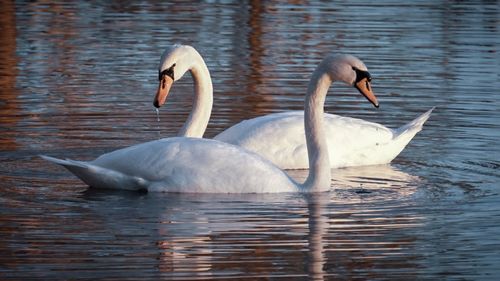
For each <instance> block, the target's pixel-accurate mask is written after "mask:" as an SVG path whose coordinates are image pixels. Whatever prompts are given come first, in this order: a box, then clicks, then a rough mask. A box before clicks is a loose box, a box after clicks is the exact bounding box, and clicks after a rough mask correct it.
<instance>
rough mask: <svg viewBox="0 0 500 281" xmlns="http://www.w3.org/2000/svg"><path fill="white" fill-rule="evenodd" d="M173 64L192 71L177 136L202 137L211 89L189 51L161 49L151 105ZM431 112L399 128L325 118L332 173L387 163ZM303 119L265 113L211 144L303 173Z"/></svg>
mask: <svg viewBox="0 0 500 281" xmlns="http://www.w3.org/2000/svg"><path fill="white" fill-rule="evenodd" d="M172 61H176V66H175V70H176V73H177V71H178V68H179V69H180V72H179V73H183V71H184V69H185V68H191V73H192V76H193V80H194V84H195V91H194V92H195V93H194V100H193V110H192V111H191V114H190V115H189V118H188V120H187V121H186V122H185V123H184V125H183V127H182V129H181V130H180V131H179V134H178V135H179V136H186V137H198V138H201V137H203V134H204V132H205V129H206V127H207V124H208V120H209V119H210V112H211V110H212V104H213V97H212V96H213V89H212V82H211V78H210V73H209V71H208V69H207V66H206V65H205V62H204V61H203V58H202V57H201V56H200V54H199V53H198V52H197V51H196V50H195V49H194V48H193V47H191V46H185V45H173V46H171V47H169V48H167V50H165V52H164V53H163V55H162V58H161V61H160V87H159V88H158V91H157V93H156V96H155V98H154V101H153V104H154V106H155V107H156V108H159V107H161V106H162V105H163V104H164V103H165V101H166V98H167V96H168V94H169V91H170V87H171V86H172V83H173V78H172V77H171V76H169V75H168V73H170V72H172V71H173V69H171V68H170V67H169V66H171V65H173V64H172ZM176 80H177V77H176ZM433 109H434V108H432V109H431V110H429V111H427V112H425V113H424V114H422V115H421V116H419V117H418V118H416V119H415V120H413V121H411V122H410V123H408V124H406V125H404V126H402V127H400V128H398V129H390V128H387V127H385V126H383V125H380V124H377V123H373V122H368V121H364V120H362V119H356V118H350V117H342V116H339V115H334V114H325V119H326V120H325V126H326V138H327V143H328V147H329V156H330V166H331V168H343V167H352V166H363V165H375V164H387V163H390V162H391V161H392V160H393V159H394V158H396V156H398V155H399V153H401V151H403V149H404V148H405V147H406V145H407V144H408V143H409V142H410V140H411V139H412V138H413V137H414V136H415V135H416V134H417V133H418V132H419V131H421V130H422V126H423V124H424V123H425V121H427V119H428V118H429V116H430V114H431V112H432V110H433ZM303 120H304V112H303V111H287V112H280V113H273V114H268V115H265V116H260V117H256V118H253V119H248V120H244V121H242V122H240V123H238V124H236V125H233V126H232V127H230V128H228V129H226V130H225V131H223V132H221V133H219V134H218V135H216V136H215V137H214V139H216V140H220V141H223V142H227V143H231V144H235V145H238V146H241V147H244V148H246V149H248V150H251V151H254V152H256V153H257V154H260V155H261V156H263V157H264V158H266V159H269V160H270V161H271V162H273V163H274V164H275V165H277V166H278V167H280V168H282V169H306V168H308V157H307V148H306V145H305V135H304V121H303Z"/></svg>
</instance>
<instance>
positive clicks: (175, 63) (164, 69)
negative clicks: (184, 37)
mask: <svg viewBox="0 0 500 281" xmlns="http://www.w3.org/2000/svg"><path fill="white" fill-rule="evenodd" d="M198 58H201V56H200V54H199V53H198V52H197V51H196V50H195V49H194V48H193V47H191V46H187V45H179V44H175V45H172V46H170V47H168V48H167V49H166V50H165V51H164V52H163V55H162V56H161V60H160V65H159V67H158V80H159V82H160V83H159V86H158V90H157V92H156V96H155V99H154V102H153V105H154V106H155V107H156V108H159V107H160V106H162V105H163V104H164V103H165V101H166V100H167V96H168V94H169V92H170V88H171V87H172V84H173V83H174V82H175V81H177V80H179V79H181V78H182V76H183V75H184V74H185V73H186V72H187V71H188V70H190V69H191V68H192V67H193V64H194V63H195V62H196V61H197V59H198Z"/></svg>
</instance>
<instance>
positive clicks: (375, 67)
mask: <svg viewBox="0 0 500 281" xmlns="http://www.w3.org/2000/svg"><path fill="white" fill-rule="evenodd" d="M1 7H2V8H1V15H0V21H1V24H0V26H1V27H0V28H1V30H0V36H1V41H2V44H1V45H0V161H1V165H0V277H1V279H3V280H29V279H41V280H53V279H84V280H85V279H86V280H95V279H115V280H127V279H131V280H138V279H168V280H172V279H179V280H183V279H185V280H195V279H238V280H244V279H247V280H255V279H259V278H262V279H282V280H293V279H299V280H302V279H316V280H321V279H330V280H331V279H346V280H347V279H360V280H363V279H368V280H380V279H383V280H387V279H394V280H412V279H413V280H415V279H418V280H482V279H491V280H494V279H495V277H496V276H498V275H499V274H500V269H499V268H498V264H500V242H499V240H498V237H500V227H499V225H500V219H499V218H500V207H499V206H500V205H499V202H500V196H499V187H498V182H499V179H500V173H499V171H498V169H499V166H500V162H499V160H498V159H500V151H499V148H498V143H497V142H498V139H499V137H500V134H499V132H500V125H499V124H500V113H499V111H498V109H499V108H500V96H499V95H498V89H499V88H500V79H499V77H500V73H499V68H498V66H499V65H500V58H499V54H498V52H499V39H498V38H500V31H499V28H498V27H499V24H498V22H499V14H500V12H499V7H500V5H499V3H498V1H477V2H476V1H470V2H460V1H458V2H449V1H442V2H440V1H418V2H416V3H408V4H405V3H400V1H390V0H387V1H377V2H376V3H371V4H368V3H367V2H366V1H345V2H344V1H339V2H337V3H335V4H332V3H329V2H328V1H287V2H284V1H265V2H260V1H249V2H241V1H207V2H203V3H198V4H189V3H184V2H183V1H176V2H170V3H163V2H161V3H160V2H157V1H142V2H123V1H109V2H106V3H96V2H78V3H76V2H75V3H73V2H66V1H55V2H54V1H49V2H45V1H39V2H30V1H16V2H15V3H12V2H9V3H3V4H2V6H1ZM173 43H185V44H190V45H193V46H194V47H195V48H196V49H197V50H198V51H199V52H200V53H201V55H202V56H203V57H204V59H205V61H206V63H207V65H208V67H209V69H210V71H211V75H212V79H213V83H214V109H213V113H212V118H211V120H210V123H209V126H208V129H207V132H206V137H212V136H214V135H215V134H217V133H219V132H220V131H222V130H223V129H224V128H227V127H229V126H231V125H233V124H235V123H237V122H239V121H241V120H244V119H248V118H251V117H255V116H261V115H264V114H267V113H271V112H281V111H285V110H296V109H301V108H302V106H303V95H304V93H305V88H306V83H307V81H308V79H309V75H310V73H312V71H313V69H314V68H315V66H316V65H317V64H318V63H319V62H320V61H321V59H322V58H323V57H324V56H325V55H326V54H328V53H332V52H334V53H350V54H353V55H356V56H358V57H359V58H361V59H362V60H363V61H364V62H365V63H366V64H367V66H368V67H369V69H370V72H371V73H372V75H373V77H374V80H373V86H374V89H375V92H376V94H377V96H378V98H379V101H380V104H381V107H380V108H379V109H378V110H376V109H373V108H372V107H371V105H370V104H369V103H367V102H366V101H365V99H364V98H363V97H361V96H359V94H357V93H356V92H355V90H353V89H351V88H348V87H344V86H339V85H336V86H335V87H334V88H333V89H331V90H330V95H329V96H328V98H327V103H326V105H325V109H326V110H327V111H328V112H332V113H337V114H341V115H346V116H351V117H357V118H363V119H366V120H370V121H374V122H378V123H381V124H384V125H386V126H389V127H393V128H395V127H398V126H401V125H403V124H404V123H405V122H408V121H410V120H412V119H413V118H415V117H416V116H418V115H419V114H421V113H423V112H425V111H427V110H428V109H430V108H431V107H433V106H437V108H436V110H435V111H434V113H433V115H432V116H431V118H430V119H429V121H428V122H427V123H426V125H425V127H424V130H423V131H422V132H420V133H419V134H418V135H417V136H416V137H415V139H414V140H413V141H412V142H411V143H410V144H409V145H408V147H407V148H406V149H405V150H404V151H403V152H402V153H401V155H400V156H398V158H396V159H395V160H394V161H393V162H392V163H391V164H390V165H382V166H369V167H362V168H349V169H339V170H333V171H332V174H333V177H334V178H333V179H332V191H331V192H329V193H326V194H322V195H319V196H303V195H296V194H278V195H180V194H136V193H121V192H109V191H95V190H91V189H88V187H87V186H85V184H83V183H82V182H80V181H79V180H77V179H76V178H74V176H72V175H71V174H69V173H68V172H67V171H65V170H63V169H62V168H60V167H57V166H55V165H52V164H50V163H47V162H44V161H42V160H41V159H40V158H38V157H37V155H38V154H47V155H51V156H55V157H61V158H65V157H68V158H74V159H83V160H87V159H93V158H95V157H97V156H99V155H100V154H102V153H105V152H109V151H111V150H114V149H117V148H121V147H125V146H129V145H133V144H137V143H141V142H144V141H149V140H153V139H157V138H159V136H161V137H168V136H174V135H175V133H176V132H177V130H178V129H179V128H180V127H181V126H182V123H183V121H184V120H185V118H186V117H187V114H188V112H189V110H190V106H191V102H192V97H191V93H192V87H193V86H192V81H191V79H190V77H189V75H186V76H185V78H183V79H182V80H181V81H179V82H178V83H176V84H175V86H174V87H173V88H172V93H171V96H170V97H169V102H168V104H167V105H165V106H164V107H162V109H161V111H160V120H161V123H160V124H158V123H157V115H156V113H155V111H154V110H153V107H152V99H153V96H154V93H155V90H156V87H157V85H156V83H157V64H158V61H159V56H160V55H161V53H162V51H163V50H164V48H166V47H167V46H169V45H170V44H173ZM291 174H292V176H293V177H295V178H297V179H303V178H304V177H305V175H306V174H307V171H293V172H291Z"/></svg>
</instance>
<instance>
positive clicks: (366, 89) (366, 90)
mask: <svg viewBox="0 0 500 281" xmlns="http://www.w3.org/2000/svg"><path fill="white" fill-rule="evenodd" d="M354 87H356V89H358V91H359V92H360V93H361V94H362V95H363V96H365V98H366V99H367V100H368V101H369V102H371V103H372V104H373V105H374V106H375V107H376V108H378V106H379V105H378V101H377V97H376V96H375V94H374V93H373V91H372V87H371V84H370V81H369V80H368V78H364V79H361V80H360V81H358V82H357V83H355V84H354Z"/></svg>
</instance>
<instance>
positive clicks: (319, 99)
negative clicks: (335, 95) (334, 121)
mask: <svg viewBox="0 0 500 281" xmlns="http://www.w3.org/2000/svg"><path fill="white" fill-rule="evenodd" d="M331 84H332V79H331V78H330V76H329V75H328V74H327V73H326V71H324V70H323V68H322V67H321V65H320V67H318V68H317V69H316V71H315V72H314V73H313V76H312V77H311V80H310V82H309V86H308V89H307V95H306V98H305V107H304V128H305V132H306V144H307V152H308V157H309V175H308V177H307V179H306V181H305V182H304V184H303V186H302V188H303V190H304V191H307V192H310V191H324V190H328V189H329V188H330V181H331V172H330V159H329V154H328V145H327V142H326V133H325V129H326V128H325V125H324V108H323V107H324V104H325V98H326V94H327V93H328V89H329V87H330V85H331Z"/></svg>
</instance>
